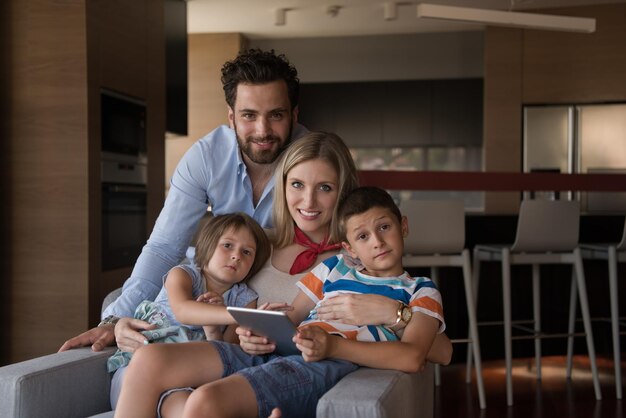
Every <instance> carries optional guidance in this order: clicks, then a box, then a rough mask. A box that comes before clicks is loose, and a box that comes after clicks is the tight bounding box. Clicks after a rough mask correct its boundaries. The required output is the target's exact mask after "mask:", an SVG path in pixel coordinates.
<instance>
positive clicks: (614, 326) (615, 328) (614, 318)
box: [609, 245, 622, 399]
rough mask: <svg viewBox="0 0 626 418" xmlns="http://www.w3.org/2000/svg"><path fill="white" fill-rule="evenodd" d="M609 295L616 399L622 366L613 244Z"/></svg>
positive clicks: (615, 262)
mask: <svg viewBox="0 0 626 418" xmlns="http://www.w3.org/2000/svg"><path fill="white" fill-rule="evenodd" d="M609 295H610V297H611V332H612V334H613V363H614V367H615V396H616V397H617V399H622V368H621V360H620V344H619V343H620V341H619V339H620V336H619V306H618V300H619V299H618V297H617V251H616V248H615V246H613V245H611V246H609Z"/></svg>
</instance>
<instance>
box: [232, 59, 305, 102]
mask: <svg viewBox="0 0 626 418" xmlns="http://www.w3.org/2000/svg"><path fill="white" fill-rule="evenodd" d="M277 80H285V83H287V94H288V95H289V103H290V105H291V110H293V109H294V108H295V107H296V106H297V105H298V97H299V95H300V80H298V71H297V70H296V68H295V67H294V66H293V65H291V64H290V63H289V61H288V60H287V58H286V57H285V56H284V55H283V54H280V55H276V53H275V52H274V50H273V49H272V50H271V51H263V50H261V49H249V50H247V51H243V52H240V53H239V55H238V56H237V58H235V59H234V60H232V61H227V62H226V63H225V64H224V66H223V67H222V85H223V87H224V96H225V97H226V103H228V106H230V108H231V109H234V108H235V100H236V99H237V85H239V83H248V84H265V83H270V82H272V81H277Z"/></svg>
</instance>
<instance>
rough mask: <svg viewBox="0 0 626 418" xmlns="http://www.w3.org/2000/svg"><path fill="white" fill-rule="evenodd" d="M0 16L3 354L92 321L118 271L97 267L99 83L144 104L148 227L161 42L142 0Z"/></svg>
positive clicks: (157, 170) (40, 349)
mask: <svg viewBox="0 0 626 418" xmlns="http://www.w3.org/2000/svg"><path fill="white" fill-rule="evenodd" d="M98 7H100V8H102V9H104V11H102V10H100V9H98ZM113 7H117V11H113V9H112V8H113ZM126 7H127V8H128V10H125V8H126ZM94 11H95V13H91V12H94ZM106 18H108V19H109V20H108V22H106V21H104V20H103V19H106ZM1 23H2V35H3V36H2V38H3V39H2V49H1V50H0V52H1V55H2V68H3V69H2V99H3V101H4V100H5V99H6V100H7V102H8V105H3V106H2V114H1V115H2V116H1V117H2V121H3V122H2V126H1V127H0V133H1V134H2V138H3V140H2V142H3V145H2V152H3V156H2V165H1V167H2V179H3V180H2V196H3V199H2V211H0V215H2V218H3V223H2V226H3V228H2V238H1V240H2V245H1V246H0V248H2V253H1V255H0V256H1V257H2V263H1V266H2V268H3V275H2V277H1V278H0V280H1V282H0V285H1V288H2V292H3V295H2V312H1V313H2V315H3V318H4V320H3V322H5V323H6V325H4V326H3V327H1V328H0V332H1V333H2V337H3V340H4V341H6V344H5V345H6V348H5V349H4V351H3V353H2V358H0V362H1V363H2V364H5V363H9V362H16V361H20V360H24V359H28V358H32V357H37V356H40V355H43V354H49V353H52V352H55V351H56V350H57V349H58V348H59V347H60V345H61V344H62V343H63V341H64V340H65V339H67V338H69V337H72V336H74V335H77V334H79V333H80V332H83V331H85V330H86V329H87V328H88V327H89V326H90V325H94V324H95V323H97V321H98V319H99V312H100V306H101V303H102V297H103V296H104V294H106V292H108V290H111V288H113V287H117V286H119V284H120V283H121V281H122V280H123V279H125V278H126V277H128V273H129V269H120V270H119V271H117V273H118V276H119V277H115V278H110V277H109V276H110V274H109V275H102V273H101V268H100V267H101V264H100V245H99V240H100V232H99V231H100V221H101V219H100V211H101V205H100V122H99V119H100V105H99V103H100V88H101V87H103V83H104V82H106V83H107V84H106V86H105V87H109V88H113V89H114V90H117V91H120V92H122V93H126V94H130V95H134V96H137V97H139V98H142V99H144V100H146V103H147V104H148V112H149V114H150V115H151V116H150V118H149V120H148V132H147V134H148V141H149V147H150V148H151V149H150V151H149V152H150V154H149V158H150V162H151V163H152V165H151V166H150V167H149V174H148V176H149V182H150V185H149V190H148V196H149V197H148V199H149V203H148V211H149V221H148V222H149V223H150V227H151V226H152V223H153V222H154V219H155V218H156V215H157V213H158V211H159V210H160V208H161V206H162V203H163V195H164V193H163V180H162V178H163V172H164V169H163V166H164V136H165V42H164V29H163V6H162V4H161V3H159V2H154V1H152V0H142V1H134V2H128V1H124V0H106V1H105V0H90V1H87V2H86V1H83V0H64V1H62V2H50V1H46V0H29V1H21V0H10V1H9V2H3V7H2V21H1ZM109 30H111V36H107V32H108V31H109ZM100 35H101V36H100ZM123 36H126V37H127V38H128V39H127V42H122V40H121V39H120V38H121V37H123ZM109 41H110V42H113V43H112V44H109V43H108V42H109ZM118 47H119V51H120V52H119V55H116V52H115V51H116V50H117V48H118ZM89 48H91V50H89ZM94 57H95V58H94ZM107 281H108V286H107ZM5 292H6V293H5ZM90 313H91V316H90Z"/></svg>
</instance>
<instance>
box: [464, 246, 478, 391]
mask: <svg viewBox="0 0 626 418" xmlns="http://www.w3.org/2000/svg"><path fill="white" fill-rule="evenodd" d="M479 273H480V255H479V252H478V251H477V250H476V249H474V265H473V266H472V296H473V298H474V306H477V305H478V281H479V279H480V274H479ZM477 324H478V323H477ZM471 333H472V330H471V328H470V326H468V327H467V335H471ZM472 345H473V344H469V345H468V346H467V359H466V360H465V364H466V369H465V383H472Z"/></svg>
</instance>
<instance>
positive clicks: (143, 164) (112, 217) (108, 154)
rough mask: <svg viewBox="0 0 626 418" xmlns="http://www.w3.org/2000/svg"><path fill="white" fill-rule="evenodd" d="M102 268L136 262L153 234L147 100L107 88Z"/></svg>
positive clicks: (103, 135) (104, 100) (103, 98)
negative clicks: (149, 204) (149, 218)
mask: <svg viewBox="0 0 626 418" xmlns="http://www.w3.org/2000/svg"><path fill="white" fill-rule="evenodd" d="M101 111H102V119H101V120H102V130H101V138H102V148H101V182H102V229H101V237H102V245H101V248H102V254H101V260H102V271H108V270H113V269H117V268H123V267H130V266H133V265H134V263H135V261H136V260H137V257H138V256H139V254H140V253H141V249H142V248H143V246H144V244H145V243H146V240H147V238H148V237H147V191H148V190H147V184H148V175H147V174H148V159H147V153H146V151H147V150H146V106H145V103H144V102H142V101H141V100H138V99H136V98H133V97H130V96H126V95H123V94H120V93H118V92H113V91H110V90H102V92H101Z"/></svg>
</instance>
